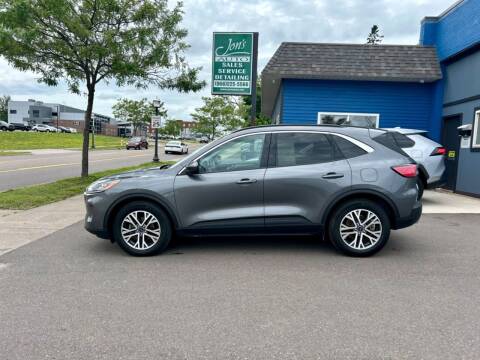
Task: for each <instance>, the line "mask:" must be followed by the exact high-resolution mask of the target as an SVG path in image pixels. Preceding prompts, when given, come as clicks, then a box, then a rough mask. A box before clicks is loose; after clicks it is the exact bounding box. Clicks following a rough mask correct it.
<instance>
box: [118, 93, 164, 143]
mask: <svg viewBox="0 0 480 360" xmlns="http://www.w3.org/2000/svg"><path fill="white" fill-rule="evenodd" d="M113 115H114V116H115V117H116V118H118V119H120V120H122V121H125V122H128V123H130V124H132V126H133V133H134V135H137V131H138V129H141V128H144V127H146V126H148V125H149V124H150V121H151V119H152V116H153V115H155V109H154V107H153V104H152V103H151V102H148V101H147V99H145V98H143V99H141V100H130V99H120V100H118V101H117V103H116V104H115V105H113ZM159 115H161V116H167V110H166V109H165V108H164V107H163V103H162V105H161V107H160V109H159Z"/></svg>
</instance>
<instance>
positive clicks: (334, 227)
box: [328, 199, 390, 257]
mask: <svg viewBox="0 0 480 360" xmlns="http://www.w3.org/2000/svg"><path fill="white" fill-rule="evenodd" d="M328 230H329V237H330V240H331V241H332V243H333V245H334V246H335V248H336V249H337V250H339V251H340V252H342V253H344V254H346V255H348V256H357V257H365V256H370V255H373V254H375V253H377V252H378V251H380V250H381V249H382V248H383V247H384V246H385V244H386V243H387V241H388V238H389V237H390V220H389V218H388V214H387V212H386V211H385V209H384V208H383V207H382V206H381V205H379V204H376V203H375V202H373V201H370V200H361V199H360V200H352V201H348V202H346V203H344V204H342V205H341V206H340V207H338V208H337V209H336V210H335V211H334V213H333V216H332V218H331V221H330V224H329V229H328Z"/></svg>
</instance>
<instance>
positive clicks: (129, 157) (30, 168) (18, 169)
mask: <svg viewBox="0 0 480 360" xmlns="http://www.w3.org/2000/svg"><path fill="white" fill-rule="evenodd" d="M143 156H151V154H141V155H133V156H127V157H125V156H122V157H115V158H108V159H99V160H92V161H89V163H90V164H91V163H97V162H102V161H110V160H118V159H131V158H137V157H143ZM81 164H82V163H81V162H75V163H64V164H52V165H39V166H31V167H24V168H17V169H10V170H0V174H3V173H9V172H15V171H25V170H38V169H46V168H53V167H61V166H72V165H81Z"/></svg>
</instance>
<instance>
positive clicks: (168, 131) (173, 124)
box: [161, 119, 182, 136]
mask: <svg viewBox="0 0 480 360" xmlns="http://www.w3.org/2000/svg"><path fill="white" fill-rule="evenodd" d="M181 132H182V121H181V120H173V119H170V120H167V122H166V123H165V127H164V128H163V129H161V133H162V134H163V135H171V136H179V135H180V133H181Z"/></svg>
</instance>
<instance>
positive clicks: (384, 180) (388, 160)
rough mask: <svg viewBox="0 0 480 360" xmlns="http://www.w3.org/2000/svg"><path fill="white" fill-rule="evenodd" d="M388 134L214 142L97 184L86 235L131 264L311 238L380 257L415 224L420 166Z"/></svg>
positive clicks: (300, 131) (238, 136)
mask: <svg viewBox="0 0 480 360" xmlns="http://www.w3.org/2000/svg"><path fill="white" fill-rule="evenodd" d="M386 134H388V132H385V131H380V130H375V129H365V128H354V127H335V126H267V127H255V128H249V129H244V130H241V131H237V132H234V133H232V134H230V135H227V136H225V137H223V138H221V139H218V140H216V141H214V142H212V143H210V144H208V145H206V146H205V147H203V148H201V149H199V150H198V151H196V152H195V153H193V154H191V155H190V156H188V157H186V158H184V159H182V160H181V161H179V162H178V163H176V164H175V165H173V166H171V167H157V168H151V169H147V170H139V171H132V172H127V173H124V174H120V175H115V176H110V177H106V178H103V179H101V180H99V181H96V182H94V183H93V184H91V185H90V186H89V187H88V188H87V190H86V192H85V203H86V208H87V214H86V217H85V228H86V229H87V230H88V231H90V232H92V233H94V234H96V235H98V236H100V237H103V238H108V239H111V240H112V241H114V242H117V243H118V244H119V245H120V246H121V247H122V249H124V250H125V251H126V252H128V253H129V254H131V255H136V256H143V255H152V254H156V253H159V252H161V251H163V250H165V248H166V247H167V246H168V244H169V242H170V240H171V238H172V236H174V234H181V235H192V236H200V235H212V234H215V235H228V234H236V235H240V234H243V235H258V234H266V233H267V234H317V235H323V236H324V237H326V238H328V239H330V241H331V242H332V243H333V245H334V246H335V247H336V248H337V249H338V250H339V251H341V252H342V253H345V254H347V255H351V256H368V255H372V254H374V253H376V252H377V251H379V250H380V249H381V248H383V246H385V244H386V243H387V240H388V238H389V235H390V230H391V229H393V230H395V229H401V228H404V227H407V226H410V225H412V224H414V223H415V222H417V221H418V219H419V218H420V216H421V212H422V205H421V202H420V201H419V200H418V198H417V195H418V194H417V187H416V177H417V165H416V164H415V163H414V161H413V160H412V159H411V158H410V157H409V156H408V155H406V154H405V153H404V152H403V151H402V150H401V149H400V148H398V146H397V145H396V144H395V143H394V142H392V141H391V140H390V138H389V137H388V136H385V135H386Z"/></svg>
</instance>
